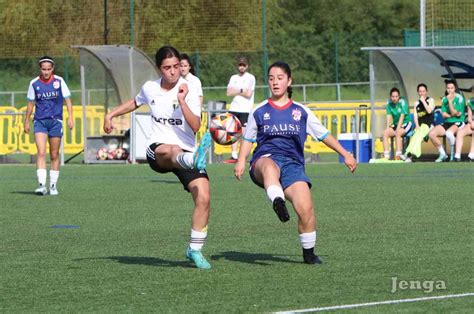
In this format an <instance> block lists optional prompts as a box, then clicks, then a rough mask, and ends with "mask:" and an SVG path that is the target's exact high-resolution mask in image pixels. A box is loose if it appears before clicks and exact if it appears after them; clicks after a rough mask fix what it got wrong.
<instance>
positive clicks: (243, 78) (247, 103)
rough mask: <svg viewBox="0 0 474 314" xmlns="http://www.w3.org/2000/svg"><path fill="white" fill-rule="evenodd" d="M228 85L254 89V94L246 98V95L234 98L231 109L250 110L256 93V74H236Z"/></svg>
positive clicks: (236, 110)
mask: <svg viewBox="0 0 474 314" xmlns="http://www.w3.org/2000/svg"><path fill="white" fill-rule="evenodd" d="M227 87H228V88H229V87H233V88H237V89H239V90H240V89H250V90H252V96H251V97H250V98H245V97H244V96H241V95H237V96H235V97H234V99H232V102H231V104H230V108H229V111H235V112H250V110H252V108H253V105H254V95H255V76H253V75H252V74H250V73H248V72H245V73H244V74H243V75H239V74H234V75H232V77H231V78H230V80H229V84H227Z"/></svg>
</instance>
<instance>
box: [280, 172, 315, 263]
mask: <svg viewBox="0 0 474 314" xmlns="http://www.w3.org/2000/svg"><path fill="white" fill-rule="evenodd" d="M285 195H286V197H287V198H288V200H290V202H291V203H292V204H293V208H294V209H295V212H296V214H297V215H298V232H299V237H300V243H301V246H302V248H303V260H304V262H305V263H307V264H321V263H322V261H321V260H320V259H319V257H318V256H317V255H316V254H315V252H314V249H315V247H316V217H315V215H314V208H313V200H312V197H311V191H310V189H309V186H308V184H307V183H306V182H302V181H299V182H295V183H293V184H292V185H290V186H289V187H287V188H286V189H285Z"/></svg>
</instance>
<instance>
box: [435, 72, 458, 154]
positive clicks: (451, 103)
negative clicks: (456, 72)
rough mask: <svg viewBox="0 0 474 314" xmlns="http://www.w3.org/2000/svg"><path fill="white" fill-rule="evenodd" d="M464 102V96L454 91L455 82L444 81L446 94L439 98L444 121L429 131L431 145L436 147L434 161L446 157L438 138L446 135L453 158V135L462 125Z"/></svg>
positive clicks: (454, 139) (454, 140)
mask: <svg viewBox="0 0 474 314" xmlns="http://www.w3.org/2000/svg"><path fill="white" fill-rule="evenodd" d="M465 109H466V104H465V102H464V97H463V96H462V95H461V94H458V93H456V84H455V83H454V81H451V80H448V81H446V96H444V97H443V99H442V100H441V112H442V115H443V118H444V123H443V124H440V125H437V126H435V127H434V128H433V129H432V130H431V131H430V134H429V135H430V139H431V142H432V143H433V145H434V146H435V147H436V148H437V149H438V151H439V156H438V158H437V159H436V162H443V161H446V160H447V159H448V155H447V154H446V152H445V151H444V148H443V145H442V143H441V141H440V139H439V138H438V137H439V136H444V135H446V139H447V140H448V142H449V146H450V148H451V158H450V160H451V161H453V160H454V145H455V142H456V138H455V137H454V135H455V134H456V133H457V131H458V130H460V129H461V128H462V127H463V126H464V119H465Z"/></svg>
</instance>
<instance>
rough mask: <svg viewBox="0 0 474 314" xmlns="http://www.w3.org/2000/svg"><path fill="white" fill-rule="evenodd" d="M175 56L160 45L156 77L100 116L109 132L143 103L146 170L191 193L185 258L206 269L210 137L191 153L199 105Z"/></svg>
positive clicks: (197, 128)
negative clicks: (147, 125)
mask: <svg viewBox="0 0 474 314" xmlns="http://www.w3.org/2000/svg"><path fill="white" fill-rule="evenodd" d="M179 57H180V54H179V52H178V51H177V50H176V49H175V48H173V47H171V46H163V47H161V48H160V49H158V51H157V52H156V57H155V59H156V67H157V69H158V71H159V73H160V74H161V78H160V79H158V80H156V81H148V82H146V83H145V84H144V85H143V86H142V88H141V90H140V93H139V94H138V95H137V96H136V97H135V99H131V100H129V101H127V102H125V103H123V104H121V105H120V106H118V107H116V108H115V109H113V110H112V111H111V112H110V113H108V114H107V115H106V116H105V120H104V131H105V132H106V133H110V132H111V131H112V129H113V125H112V119H113V118H114V117H117V116H120V115H123V114H126V113H129V112H132V111H134V110H136V109H137V108H138V107H139V106H141V105H144V104H147V105H149V106H150V110H151V117H150V118H151V120H152V122H151V130H150V137H149V142H148V145H149V146H148V148H147V160H148V163H149V164H150V167H151V168H152V169H153V170H155V171H157V172H159V173H166V172H173V173H174V174H175V175H176V176H177V177H178V179H179V180H180V181H181V183H182V184H183V186H184V189H185V190H187V191H188V192H189V193H191V195H192V197H193V201H194V212H193V215H192V228H191V240H190V244H189V247H188V249H187V250H186V257H187V258H188V259H190V260H191V261H192V262H194V264H195V265H196V267H198V268H201V269H210V268H211V265H210V264H209V263H208V261H207V260H206V259H205V258H204V256H203V255H202V253H201V249H202V247H203V245H204V242H205V241H206V238H207V224H208V220H209V212H210V189H209V178H208V176H207V173H206V170H205V167H206V152H207V150H208V149H209V147H210V145H211V137H210V134H209V132H206V133H205V134H204V137H203V138H202V140H201V143H200V145H199V147H198V148H197V149H195V133H196V132H197V131H198V130H199V128H200V126H201V105H200V103H199V98H198V95H197V93H196V92H195V90H194V89H193V88H189V87H188V83H187V82H186V80H184V79H183V78H181V77H180V69H179V67H180V63H179V61H180V60H179Z"/></svg>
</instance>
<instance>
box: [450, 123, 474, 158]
mask: <svg viewBox="0 0 474 314" xmlns="http://www.w3.org/2000/svg"><path fill="white" fill-rule="evenodd" d="M471 134H472V130H471V128H470V126H469V125H466V126H464V127H463V128H462V129H460V130H459V131H458V132H457V134H456V152H455V154H454V160H455V161H461V151H462V146H463V144H464V137H465V136H466V135H471ZM473 139H474V137H473ZM473 148H474V140H472V141H471V150H470V152H469V155H471V154H472V153H473ZM469 158H470V157H469Z"/></svg>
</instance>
